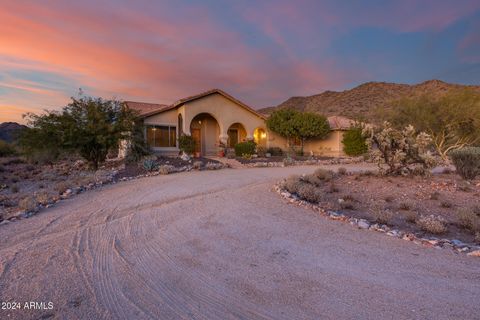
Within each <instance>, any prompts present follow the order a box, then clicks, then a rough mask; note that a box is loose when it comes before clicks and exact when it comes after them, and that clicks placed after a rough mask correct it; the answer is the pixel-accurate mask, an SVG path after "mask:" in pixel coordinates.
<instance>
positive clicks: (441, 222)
mask: <svg viewBox="0 0 480 320" xmlns="http://www.w3.org/2000/svg"><path fill="white" fill-rule="evenodd" d="M416 224H417V226H418V227H420V229H422V230H423V231H426V232H430V233H432V234H442V233H445V232H447V224H446V221H445V219H443V218H442V217H439V216H435V215H429V216H421V217H420V218H418V219H417V221H416Z"/></svg>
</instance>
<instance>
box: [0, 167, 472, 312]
mask: <svg viewBox="0 0 480 320" xmlns="http://www.w3.org/2000/svg"><path fill="white" fill-rule="evenodd" d="M356 168H357V169H358V167H356ZM314 169H315V167H313V166H310V167H288V168H255V169H244V170H228V169H225V170H219V171H201V172H190V173H181V174H175V175H168V176H156V177H150V178H143V179H138V180H134V181H129V182H125V183H119V184H116V185H112V186H108V187H105V188H104V189H102V190H98V191H94V192H87V193H84V194H81V195H79V196H77V197H75V198H73V199H70V200H67V201H63V202H61V203H59V205H58V206H56V207H54V208H51V209H48V210H45V211H44V212H42V213H40V214H39V215H37V216H34V217H32V218H30V219H27V220H22V221H20V222H15V223H11V224H9V225H6V226H0V239H1V241H0V301H18V302H22V303H23V302H24V301H36V302H53V309H52V310H43V311H39V310H30V311H27V310H21V311H12V310H10V311H6V310H0V319H39V318H41V317H42V319H48V318H55V319H57V318H58V319H222V320H224V319H289V320H290V319H479V317H480V316H479V315H480V305H479V303H478V301H479V300H478V299H479V297H480V260H479V259H476V258H471V257H466V256H463V255H461V256H459V255H456V254H454V253H452V252H449V251H446V250H435V249H430V248H424V247H421V246H417V245H414V244H412V243H409V242H406V241H402V240H399V239H393V238H389V237H386V236H384V235H382V234H379V233H376V232H369V231H365V230H358V229H354V228H353V227H351V226H350V225H347V224H343V223H339V222H336V221H331V220H327V219H324V218H322V217H320V216H318V215H316V214H315V213H314V212H312V211H309V210H306V209H304V208H301V207H297V206H293V205H289V204H286V203H284V202H283V201H282V200H281V199H280V198H279V196H278V195H277V194H276V193H274V192H272V191H271V187H272V184H273V183H274V182H275V181H278V180H279V179H280V178H281V177H284V176H287V175H289V174H293V173H296V174H300V173H307V172H311V171H313V170H314Z"/></svg>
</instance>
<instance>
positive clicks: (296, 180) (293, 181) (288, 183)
mask: <svg viewBox="0 0 480 320" xmlns="http://www.w3.org/2000/svg"><path fill="white" fill-rule="evenodd" d="M301 185H302V181H301V180H300V176H297V175H293V176H290V177H288V178H287V179H286V180H285V182H284V183H283V187H284V188H285V190H287V191H288V192H290V193H297V191H298V189H299V188H300V186H301Z"/></svg>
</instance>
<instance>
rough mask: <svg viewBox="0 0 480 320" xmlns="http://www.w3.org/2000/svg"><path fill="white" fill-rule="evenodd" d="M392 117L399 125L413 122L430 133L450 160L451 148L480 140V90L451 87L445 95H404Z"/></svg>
mask: <svg viewBox="0 0 480 320" xmlns="http://www.w3.org/2000/svg"><path fill="white" fill-rule="evenodd" d="M390 119H391V122H392V123H393V124H394V125H396V126H397V127H399V128H401V127H404V126H406V125H413V126H414V127H415V129H417V130H418V131H419V132H421V131H423V132H426V133H428V134H429V135H430V136H431V137H432V144H433V146H434V147H435V150H436V151H437V152H438V154H439V155H440V156H441V157H442V159H444V160H447V159H448V153H449V152H450V151H453V150H457V149H461V148H464V147H467V146H474V145H476V144H479V143H480V93H478V92H476V91H473V90H468V89H466V90H451V91H449V92H448V93H446V94H445V95H444V96H442V97H433V96H431V95H424V96H421V97H414V98H406V99H402V100H400V101H397V102H396V103H395V106H394V108H393V112H392V115H391V117H390Z"/></svg>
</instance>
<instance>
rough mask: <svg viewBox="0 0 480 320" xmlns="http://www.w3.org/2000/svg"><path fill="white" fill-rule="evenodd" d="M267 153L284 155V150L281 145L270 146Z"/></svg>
mask: <svg viewBox="0 0 480 320" xmlns="http://www.w3.org/2000/svg"><path fill="white" fill-rule="evenodd" d="M267 153H270V154H271V155H272V156H274V157H276V156H283V150H282V148H279V147H270V148H268V149H267Z"/></svg>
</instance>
